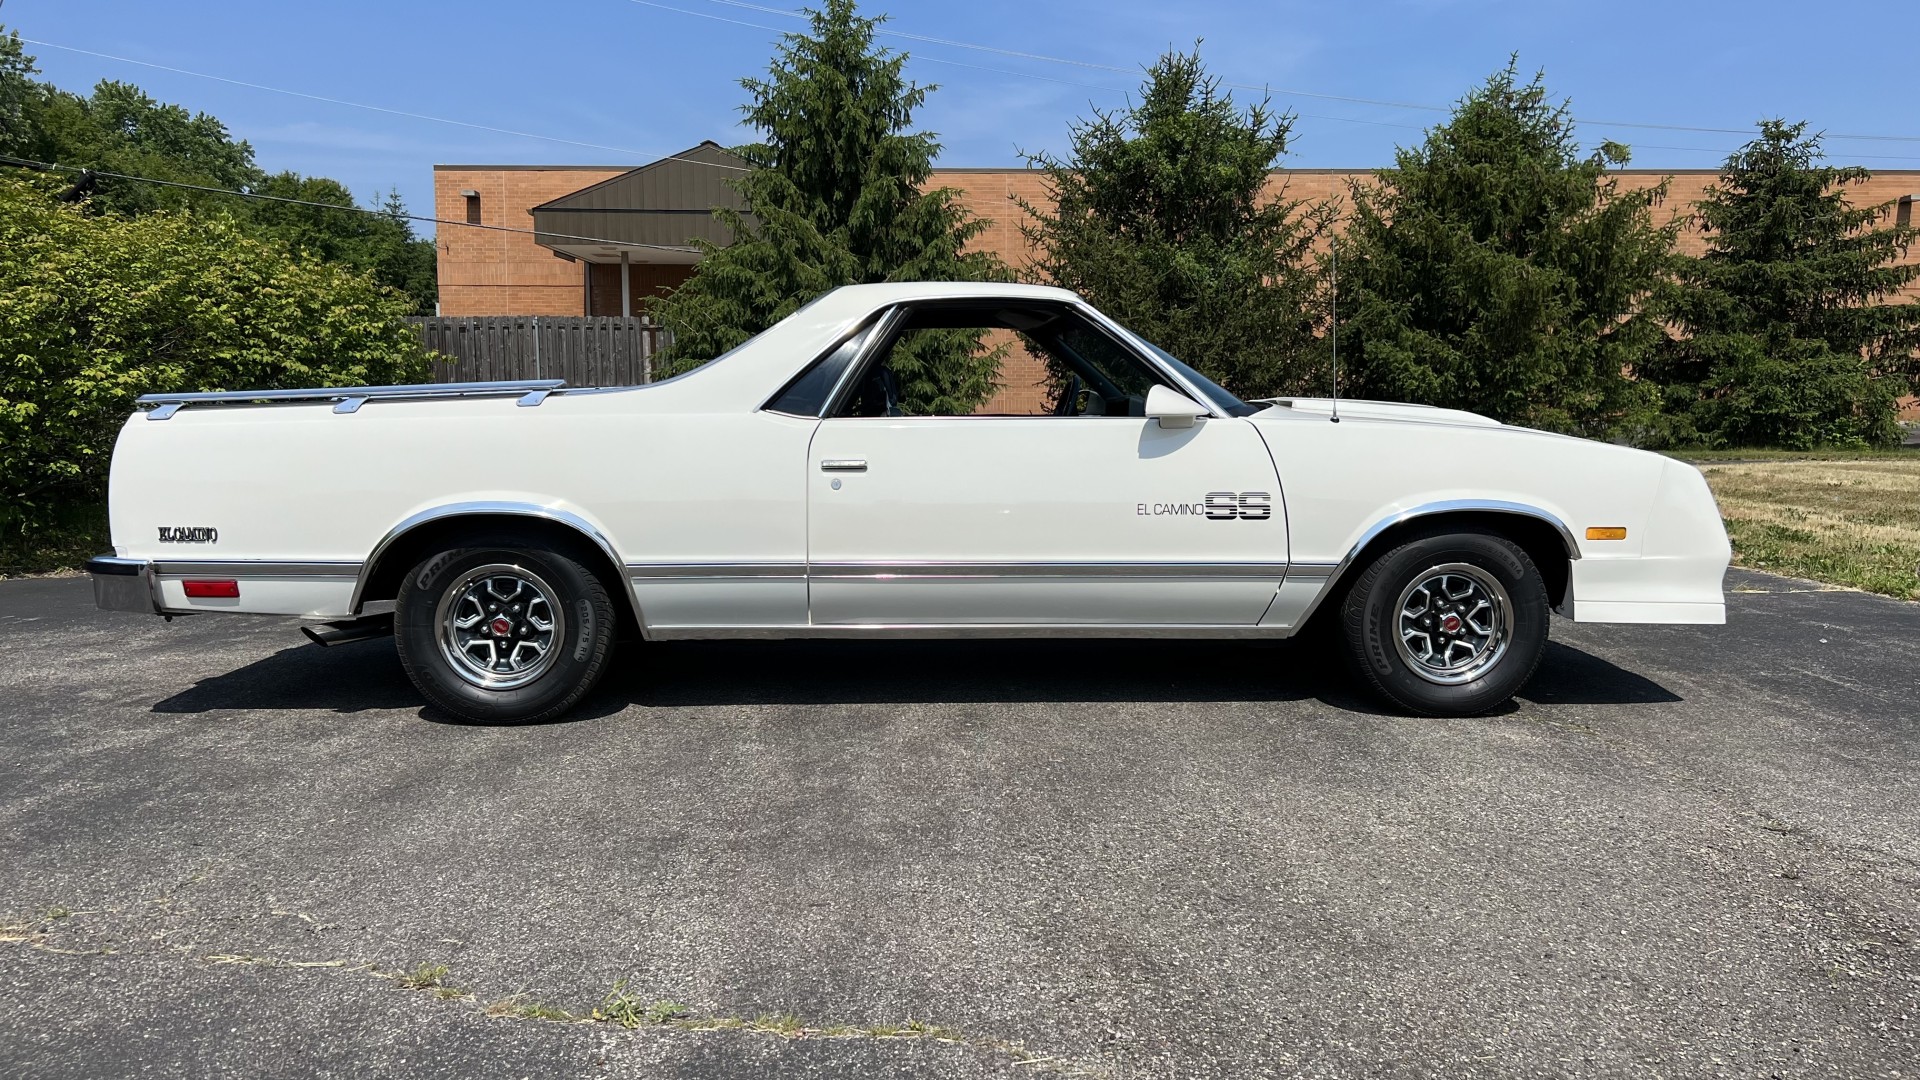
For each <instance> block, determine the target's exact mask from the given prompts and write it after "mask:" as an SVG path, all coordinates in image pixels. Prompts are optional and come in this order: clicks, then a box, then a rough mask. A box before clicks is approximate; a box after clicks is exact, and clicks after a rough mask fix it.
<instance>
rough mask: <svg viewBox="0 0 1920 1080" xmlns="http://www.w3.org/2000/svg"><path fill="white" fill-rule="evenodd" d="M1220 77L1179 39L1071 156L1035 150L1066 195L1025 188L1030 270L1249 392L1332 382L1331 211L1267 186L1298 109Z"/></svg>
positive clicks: (1086, 127)
mask: <svg viewBox="0 0 1920 1080" xmlns="http://www.w3.org/2000/svg"><path fill="white" fill-rule="evenodd" d="M1219 86H1220V84H1219V81H1218V80H1217V79H1213V78H1209V77H1208V76H1207V75H1206V72H1205V69H1204V67H1203V66H1202V65H1201V62H1200V54H1199V51H1198V50H1197V49H1196V50H1195V51H1194V52H1193V53H1192V54H1183V53H1177V52H1170V53H1168V54H1166V55H1165V56H1162V57H1161V58H1160V59H1159V61H1158V62H1156V63H1155V64H1154V65H1153V67H1152V68H1151V69H1150V70H1149V72H1148V75H1147V81H1146V83H1145V85H1144V86H1143V87H1142V89H1141V94H1140V101H1139V104H1137V105H1134V106H1131V107H1130V108H1128V109H1127V110H1126V111H1125V112H1122V113H1107V112H1101V111H1099V110H1095V111H1094V114H1093V119H1092V120H1089V121H1084V122H1080V123H1076V124H1074V125H1073V127H1072V137H1071V149H1070V150H1069V152H1068V154H1067V156H1066V157H1065V158H1058V157H1055V156H1053V155H1051V154H1046V153H1040V154H1030V155H1027V161H1028V163H1029V164H1031V165H1034V166H1037V167H1039V168H1041V169H1044V170H1045V171H1046V178H1045V183H1046V190H1047V194H1048V196H1049V198H1050V200H1051V202H1052V205H1051V206H1035V205H1034V204H1032V203H1028V202H1026V201H1024V200H1022V202H1021V207H1022V208H1023V209H1024V210H1025V211H1026V213H1027V215H1028V219H1029V220H1028V222H1027V224H1026V225H1024V226H1022V230H1021V231H1022V232H1023V233H1025V235H1026V237H1027V239H1028V241H1029V242H1030V243H1032V244H1033V246H1034V248H1035V250H1036V257H1035V260H1034V263H1033V265H1032V267H1031V270H1032V272H1033V273H1034V274H1035V276H1036V277H1038V278H1039V279H1041V280H1043V281H1047V282H1050V283H1053V284H1057V285H1061V286H1064V287H1066V288H1069V289H1073V290H1074V291H1076V292H1078V293H1080V294H1081V295H1082V296H1085V297H1086V298H1087V299H1088V300H1090V301H1092V302H1093V303H1095V304H1097V305H1098V306H1099V307H1100V309H1101V310H1102V311H1105V312H1106V313H1107V314H1109V315H1112V316H1113V317H1114V318H1116V319H1118V320H1119V321H1121V322H1122V323H1125V324H1126V325H1127V326H1128V327H1130V328H1132V329H1134V330H1136V331H1138V332H1139V333H1140V334H1142V335H1143V336H1145V337H1146V338H1147V339H1148V340H1150V341H1152V342H1154V343H1155V344H1157V345H1159V346H1160V347H1162V348H1164V349H1166V350H1167V351H1168V352H1170V353H1172V354H1174V355H1175V356H1177V357H1179V358H1180V359H1182V360H1184V361H1186V362H1187V363H1189V364H1191V365H1193V366H1194V367H1196V368H1198V369H1199V370H1201V371H1202V372H1204V373H1206V374H1207V375H1209V376H1211V377H1212V378H1213V379H1215V380H1216V381H1218V382H1219V383H1221V384H1222V385H1224V386H1227V387H1229V388H1231V389H1233V390H1234V391H1236V392H1238V393H1240V394H1242V395H1244V396H1247V397H1261V396H1272V395H1277V394H1287V393H1298V392H1300V391H1302V390H1305V389H1307V388H1308V387H1309V385H1310V384H1311V383H1312V381H1313V380H1314V376H1315V374H1316V373H1318V374H1319V376H1320V379H1321V382H1322V385H1323V386H1324V379H1325V371H1326V369H1325V367H1324V365H1323V364H1321V363H1319V362H1317V360H1316V357H1317V356H1318V354H1319V349H1318V348H1317V343H1316V339H1315V316H1314V313H1315V312H1316V311H1318V310H1319V304H1318V301H1317V300H1316V293H1317V289H1316V287H1315V282H1316V277H1315V275H1314V274H1313V273H1312V271H1311V270H1310V269H1309V267H1310V264H1311V261H1312V259H1311V251H1310V248H1311V245H1312V243H1313V241H1314V240H1315V238H1316V237H1317V236H1318V235H1319V234H1320V232H1321V230H1322V229H1323V228H1324V225H1325V220H1324V219H1325V210H1324V208H1313V209H1309V210H1306V211H1305V212H1303V210H1302V204H1301V203H1299V202H1290V201H1287V200H1285V199H1284V198H1275V197H1271V196H1269V195H1268V193H1267V182H1268V178H1269V176H1270V175H1271V171H1272V169H1273V168H1274V166H1275V163H1276V162H1278V161H1279V159H1280V157H1281V156H1282V155H1284V154H1285V153H1286V150H1287V141H1288V136H1289V132H1290V130H1291V127H1292V118H1291V117H1289V116H1286V115H1284V114H1276V113H1274V112H1272V111H1270V110H1269V108H1268V105H1267V103H1266V102H1264V101H1263V102H1261V103H1260V104H1258V105H1253V106H1250V107H1248V108H1247V109H1246V110H1244V111H1242V110H1240V109H1239V108H1236V107H1235V105H1234V102H1233V99H1232V97H1231V96H1230V95H1227V94H1222V93H1220V90H1219Z"/></svg>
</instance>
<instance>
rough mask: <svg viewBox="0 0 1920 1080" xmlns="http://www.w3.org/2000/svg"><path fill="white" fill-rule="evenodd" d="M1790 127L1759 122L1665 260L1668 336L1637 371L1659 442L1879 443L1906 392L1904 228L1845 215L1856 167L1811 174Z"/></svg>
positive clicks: (1910, 272) (1913, 336)
mask: <svg viewBox="0 0 1920 1080" xmlns="http://www.w3.org/2000/svg"><path fill="white" fill-rule="evenodd" d="M1822 156H1823V155H1822V153H1821V150H1820V137H1819V136H1818V135H1808V134H1806V125H1805V124H1803V123H1802V124H1787V123H1784V122H1782V121H1779V120H1765V121H1762V122H1761V124H1760V135H1759V137H1758V138H1756V139H1754V140H1753V141H1752V142H1749V143H1748V144H1747V145H1746V146H1744V147H1742V148H1741V149H1740V150H1738V151H1736V152H1735V153H1734V154H1733V155H1732V156H1731V157H1729V158H1727V161H1726V164H1725V165H1724V166H1723V167H1722V169H1721V173H1720V182H1719V183H1718V184H1716V185H1714V186H1713V187H1711V188H1708V189H1707V196H1706V198H1705V199H1703V200H1702V201H1701V202H1700V203H1698V204H1697V205H1696V207H1695V211H1696V216H1697V219H1698V222H1699V224H1700V226H1701V227H1702V228H1703V229H1705V231H1706V233H1707V252H1706V254H1705V255H1704V256H1702V257H1701V258H1698V259H1681V260H1678V262H1679V271H1678V274H1677V281H1676V286H1675V288H1674V290H1673V295H1672V298H1671V302H1670V304H1669V307H1670V319H1671V321H1672V322H1673V324H1674V326H1675V329H1676V331H1677V332H1676V334H1675V335H1674V338H1673V340H1671V341H1670V342H1668V344H1667V346H1666V347H1665V348H1664V349H1663V350H1662V352H1661V354H1660V357H1659V359H1658V361H1657V362H1656V363H1655V364H1654V365H1652V366H1651V367H1650V369H1649V371H1648V374H1649V376H1650V377H1651V378H1653V379H1655V380H1657V381H1659V382H1661V383H1664V384H1665V394H1666V398H1667V411H1668V413H1669V414H1670V415H1671V416H1672V418H1673V419H1672V427H1671V429H1670V430H1669V431H1667V432H1666V436H1667V438H1668V439H1669V441H1672V442H1676V443H1683V444H1684V443H1704V444H1707V445H1712V446H1783V447H1789V448H1795V449H1805V448H1808V447H1813V446H1822V445H1853V446H1859V445H1877V446H1884V445H1891V444H1892V443H1894V442H1897V441H1898V437H1899V429H1898V427H1897V425H1896V424H1895V422H1894V417H1895V410H1896V407H1897V406H1896V403H1897V400H1898V398H1899V397H1900V396H1901V395H1902V394H1910V393H1913V392H1915V390H1916V389H1920V361H1917V360H1916V353H1915V350H1916V349H1917V348H1920V302H1912V301H1909V302H1905V303H1887V302H1886V301H1888V300H1890V299H1892V298H1894V297H1896V296H1897V295H1898V294H1899V292H1900V291H1901V290H1902V289H1903V288H1904V287H1905V286H1907V285H1909V284H1910V283H1912V282H1913V281H1914V280H1915V279H1916V278H1920V265H1915V264H1903V263H1902V260H1903V258H1904V257H1905V255H1906V253H1907V250H1908V248H1909V247H1910V246H1911V245H1912V243H1913V241H1914V236H1915V233H1914V230H1913V229H1912V228H1911V227H1910V226H1905V225H1893V224H1883V223H1884V222H1885V220H1886V218H1887V217H1888V216H1889V215H1890V214H1891V213H1892V212H1893V209H1894V206H1893V204H1892V203H1886V204H1883V205H1879V206H1867V207H1855V206H1853V205H1851V203H1850V202H1849V201H1848V199H1847V194H1846V188H1847V186H1848V185H1849V184H1853V183H1857V182H1859V181H1861V180H1865V179H1867V177H1868V175H1869V174H1868V173H1867V171H1866V170H1865V169H1860V168H1837V167H1834V166H1828V165H1820V164H1817V162H1819V161H1820V160H1821V158H1822Z"/></svg>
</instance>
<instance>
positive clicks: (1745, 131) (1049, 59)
mask: <svg viewBox="0 0 1920 1080" xmlns="http://www.w3.org/2000/svg"><path fill="white" fill-rule="evenodd" d="M628 2H629V3H635V4H644V5H646V6H647V7H657V8H665V9H666V10H669V11H680V10H681V9H679V8H669V7H667V5H665V4H660V3H655V2H654V0H628ZM705 2H706V3H709V4H720V5H724V6H726V7H732V8H743V9H746V10H748V11H759V12H763V13H766V14H769V15H780V16H784V17H786V18H790V19H804V18H806V17H807V16H806V15H804V14H802V13H800V12H797V11H791V10H787V9H784V8H777V7H771V6H768V5H765V4H755V3H748V2H747V0H705ZM683 13H684V14H689V15H692V14H697V13H696V12H683ZM723 21H724V20H723ZM742 25H749V26H751V25H753V24H751V23H746V24H742ZM760 29H772V27H761V28H760ZM874 32H875V33H878V34H885V35H887V36H889V37H896V38H902V39H904V40H907V41H918V42H922V43H925V44H929V45H945V46H948V47H950V48H956V49H972V50H975V51H978V52H988V53H997V54H999V55H1001V56H1010V57H1016V58H1019V59H1023V60H1037V61H1041V62H1043V63H1049V64H1066V65H1070V66H1073V67H1082V68H1092V69H1094V70H1098V71H1117V72H1121V73H1124V74H1129V75H1137V74H1139V72H1138V70H1137V69H1133V68H1125V67H1119V66H1117V65H1113V64H1099V63H1094V62H1091V61H1087V60H1073V59H1069V58H1067V57H1060V56H1046V55H1043V54H1040V53H1029V52H1021V51H1019V50H1017V49H1003V48H999V47H997V46H993V45H981V44H978V43H976V42H971V41H957V40H954V39H952V38H938V37H930V36H927V35H925V34H910V33H907V32H905V31H903V30H889V29H887V28H886V27H884V26H881V27H877V28H876V29H875V31H874ZM1221 85H1223V86H1228V87H1232V88H1233V89H1236V90H1257V91H1260V92H1262V93H1268V94H1281V95H1284V96H1287V97H1303V98H1314V99H1317V100H1321V101H1344V102H1348V103H1351V104H1355V105H1377V106H1380V107H1382V108H1389V109H1417V110H1421V111H1423V112H1440V113H1444V112H1450V111H1452V110H1451V107H1450V106H1445V105H1424V104H1419V103H1416V102H1406V101H1384V100H1380V99H1378V98H1366V97H1349V96H1345V95H1341V94H1321V93H1315V92H1313V91H1308V90H1286V89H1282V88H1280V87H1275V86H1266V85H1255V84H1253V83H1239V82H1228V81H1225V80H1222V82H1221ZM1321 119H1347V118H1345V117H1321ZM1572 119H1573V120H1574V122H1575V123H1580V124H1590V125H1592V126H1594V127H1623V128H1644V129H1647V130H1650V131H1692V132H1700V133H1704V134H1710V135H1752V134H1753V133H1754V132H1753V129H1752V128H1722V127H1694V126H1689V125H1684V124H1653V123H1644V122H1639V121H1632V120H1588V119H1585V118H1583V117H1577V116H1576V117H1573V118H1572ZM1360 122H1363V123H1364V122H1365V121H1360ZM1826 137H1827V138H1829V139H1848V140H1861V141H1869V142H1920V135H1834V134H1829V135H1827V136H1826Z"/></svg>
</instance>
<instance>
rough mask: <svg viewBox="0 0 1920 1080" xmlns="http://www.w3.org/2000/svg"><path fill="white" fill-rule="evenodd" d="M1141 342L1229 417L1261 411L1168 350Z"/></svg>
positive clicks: (1147, 342)
mask: <svg viewBox="0 0 1920 1080" xmlns="http://www.w3.org/2000/svg"><path fill="white" fill-rule="evenodd" d="M1134 337H1140V335H1138V334H1135V335H1134ZM1140 341H1141V342H1142V343H1143V344H1145V345H1146V347H1147V348H1149V349H1152V350H1153V355H1155V356H1157V357H1159V358H1160V362H1161V363H1163V364H1165V365H1167V366H1168V367H1170V368H1172V369H1173V370H1175V371H1177V372H1179V373H1180V377H1181V378H1183V379H1185V380H1187V382H1188V383H1190V384H1192V386H1193V388H1194V389H1195V390H1198V391H1200V392H1201V393H1202V394H1205V395H1206V397H1207V401H1208V402H1209V403H1211V404H1212V405H1213V406H1215V407H1216V408H1218V409H1219V410H1220V411H1221V412H1224V413H1226V414H1227V415H1228V416H1252V415H1253V414H1254V413H1257V412H1259V411H1260V410H1259V409H1257V408H1255V407H1254V406H1252V405H1249V404H1247V403H1246V402H1244V401H1241V400H1240V399H1239V398H1237V397H1234V396H1233V395H1232V394H1231V393H1229V392H1228V391H1227V388H1226V387H1224V386H1221V385H1220V384H1219V383H1217V382H1214V381H1213V380H1212V379H1209V378H1207V377H1206V376H1205V375H1202V374H1200V373H1199V372H1197V371H1195V370H1193V369H1192V368H1190V367H1188V366H1187V365H1185V364H1183V363H1181V362H1180V361H1179V359H1177V358H1176V357H1175V356H1174V355H1173V354H1172V353H1170V352H1168V351H1167V350H1165V349H1163V348H1161V347H1160V346H1158V345H1155V344H1154V343H1153V342H1151V341H1148V340H1147V339H1146V338H1140Z"/></svg>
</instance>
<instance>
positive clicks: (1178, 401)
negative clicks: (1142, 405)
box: [1147, 386, 1207, 428]
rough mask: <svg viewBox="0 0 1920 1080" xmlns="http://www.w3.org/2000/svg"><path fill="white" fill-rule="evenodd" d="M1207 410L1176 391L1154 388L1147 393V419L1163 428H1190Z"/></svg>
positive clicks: (1160, 387) (1162, 387) (1161, 387)
mask: <svg viewBox="0 0 1920 1080" xmlns="http://www.w3.org/2000/svg"><path fill="white" fill-rule="evenodd" d="M1205 415H1207V410H1206V409H1204V408H1202V407H1201V406H1200V404H1199V403H1198V402H1196V401H1194V400H1193V399H1192V398H1190V397H1188V396H1186V395H1185V394H1182V393H1181V392H1179V391H1178V390H1170V389H1168V388H1167V387H1164V386H1156V387H1154V388H1153V389H1151V390H1149V391H1147V419H1149V420H1158V421H1160V426H1161V427H1163V428H1190V427H1192V426H1193V422H1194V421H1195V420H1198V419H1200V418H1201V417H1203V416H1205Z"/></svg>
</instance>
